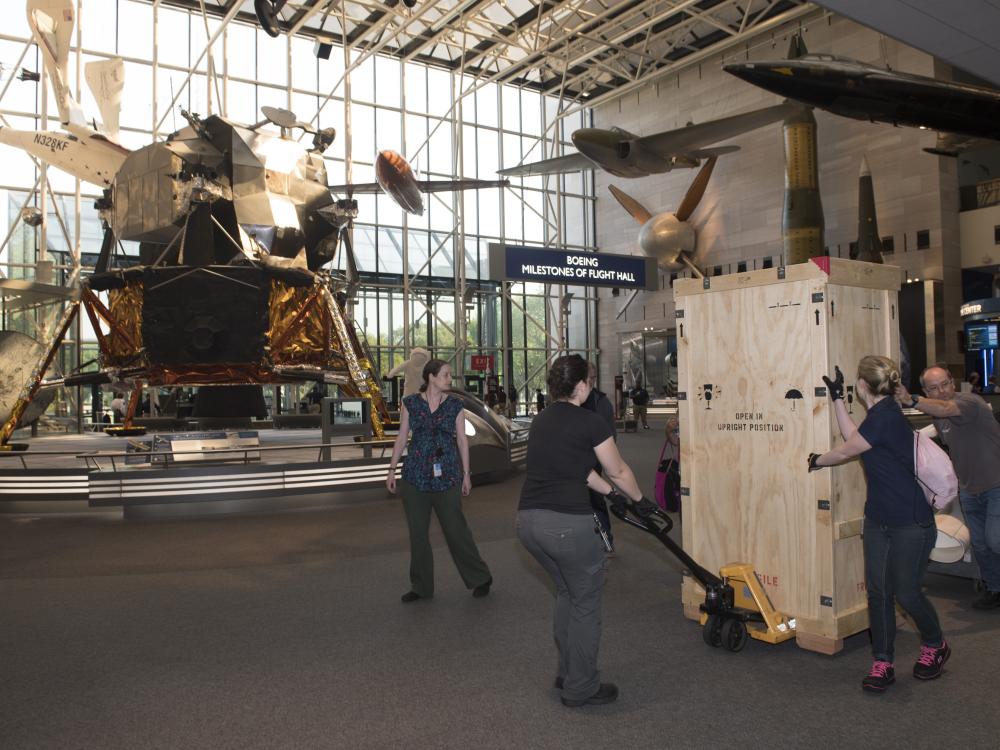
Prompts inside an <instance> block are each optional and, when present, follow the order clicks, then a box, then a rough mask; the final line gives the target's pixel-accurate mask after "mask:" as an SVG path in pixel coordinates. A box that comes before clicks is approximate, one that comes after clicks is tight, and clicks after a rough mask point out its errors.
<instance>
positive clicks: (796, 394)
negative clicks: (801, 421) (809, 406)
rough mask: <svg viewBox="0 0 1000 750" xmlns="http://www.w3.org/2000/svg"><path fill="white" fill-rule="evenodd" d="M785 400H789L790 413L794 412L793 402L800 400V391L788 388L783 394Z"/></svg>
mask: <svg viewBox="0 0 1000 750" xmlns="http://www.w3.org/2000/svg"><path fill="white" fill-rule="evenodd" d="M785 398H787V399H789V400H790V401H791V402H792V411H795V402H796V401H801V400H802V391H800V390H799V389H798V388H790V389H789V390H788V391H787V392H786V393H785Z"/></svg>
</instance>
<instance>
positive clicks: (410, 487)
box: [385, 359, 493, 603]
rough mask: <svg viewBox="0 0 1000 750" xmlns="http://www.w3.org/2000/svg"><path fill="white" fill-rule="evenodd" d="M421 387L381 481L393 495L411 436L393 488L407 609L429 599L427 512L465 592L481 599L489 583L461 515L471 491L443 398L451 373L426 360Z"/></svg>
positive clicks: (465, 456)
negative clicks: (402, 537) (406, 549)
mask: <svg viewBox="0 0 1000 750" xmlns="http://www.w3.org/2000/svg"><path fill="white" fill-rule="evenodd" d="M423 381H424V382H423V385H421V386H420V392H419V393H413V394H411V395H409V396H407V397H406V398H404V399H403V404H402V407H401V408H400V413H399V435H397V436H396V442H395V443H394V444H393V447H392V461H391V463H390V466H389V476H388V477H386V481H385V484H386V487H388V488H389V491H390V492H393V493H395V491H396V464H397V463H399V458H400V456H401V455H402V453H403V449H404V448H405V447H406V438H407V435H409V433H410V432H411V431H412V433H413V439H412V440H411V441H410V447H409V450H408V451H407V453H406V461H405V462H404V463H403V477H402V480H401V481H400V483H399V489H400V493H401V494H402V496H403V509H404V510H405V511H406V522H407V524H408V525H409V527H410V587H411V588H410V590H409V591H407V592H406V593H405V594H403V597H402V599H403V602H404V603H409V602H415V601H417V600H418V599H430V598H431V597H432V596H434V553H433V551H432V549H431V542H430V537H429V535H428V531H429V529H430V523H431V510H432V509H433V511H434V512H435V513H436V514H437V517H438V522H439V523H440V524H441V531H443V532H444V538H445V540H446V541H447V542H448V550H449V551H450V552H451V558H452V560H454V561H455V567H457V568H458V572H459V574H460V575H461V576H462V581H464V582H465V586H466V588H470V589H472V595H473V596H475V597H477V598H478V597H483V596H486V595H487V594H489V593H490V585H491V584H492V583H493V577H492V576H491V575H490V569H489V568H488V567H487V565H486V563H485V562H483V559H482V558H481V557H480V556H479V550H478V549H477V548H476V542H475V540H474V539H473V538H472V532H471V531H470V530H469V525H468V523H466V520H465V515H464V514H463V513H462V496H463V495H465V496H468V494H469V492H470V491H471V490H472V480H471V479H470V475H469V443H468V440H467V439H466V436H465V414H464V412H463V410H462V402H461V400H460V399H458V398H456V397H455V396H449V395H448V390H449V389H450V388H451V367H450V366H449V365H448V363H446V362H444V361H443V360H440V359H432V360H430V361H429V362H428V363H427V364H426V365H424V371H423Z"/></svg>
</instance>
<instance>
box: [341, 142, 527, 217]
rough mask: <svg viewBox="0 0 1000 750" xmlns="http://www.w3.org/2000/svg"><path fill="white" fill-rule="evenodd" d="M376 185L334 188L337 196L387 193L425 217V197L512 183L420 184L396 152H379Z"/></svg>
mask: <svg viewBox="0 0 1000 750" xmlns="http://www.w3.org/2000/svg"><path fill="white" fill-rule="evenodd" d="M375 180H376V181H375V182H362V183H352V184H345V185H331V186H330V191H331V192H334V193H347V194H348V195H355V194H358V193H385V194H386V195H388V196H389V197H391V198H392V199H393V200H394V201H395V202H396V203H397V204H398V205H399V206H400V207H401V208H402V209H403V210H404V211H406V212H407V213H411V214H415V215H417V216H423V213H424V200H423V198H422V197H421V195H420V194H421V193H442V192H449V191H452V190H480V189H484V188H496V187H507V186H508V185H510V180H418V179H417V178H416V176H415V175H414V172H413V168H412V167H410V164H409V162H408V161H406V159H404V158H403V157H402V156H401V155H400V154H398V153H396V152H395V151H390V150H389V149H386V150H384V151H379V152H378V154H377V155H376V157H375Z"/></svg>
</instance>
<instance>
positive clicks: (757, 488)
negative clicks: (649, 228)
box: [674, 258, 901, 653]
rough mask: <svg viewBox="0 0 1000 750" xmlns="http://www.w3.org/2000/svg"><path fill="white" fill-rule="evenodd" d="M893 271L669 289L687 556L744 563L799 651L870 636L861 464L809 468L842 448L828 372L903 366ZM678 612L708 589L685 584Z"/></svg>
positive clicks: (740, 277) (679, 284)
mask: <svg viewBox="0 0 1000 750" xmlns="http://www.w3.org/2000/svg"><path fill="white" fill-rule="evenodd" d="M900 275H901V274H900V270H899V269H898V268H896V267H894V266H883V265H877V264H873V263H862V262H859V261H850V260H843V259H839V258H817V259H814V260H813V261H811V262H809V263H802V264H799V265H793V266H788V267H782V268H772V269H766V270H762V271H753V272H750V273H741V274H733V275H729V276H722V277H714V278H710V279H679V280H677V281H676V282H675V283H674V296H675V300H676V307H677V342H678V344H677V345H678V362H679V373H678V381H679V382H678V391H679V395H678V399H679V400H678V406H679V416H680V424H681V473H682V493H683V495H684V497H683V507H684V524H683V531H684V534H683V536H684V548H685V549H686V550H687V551H688V552H689V553H690V554H691V555H692V556H693V557H694V558H695V559H696V560H697V561H698V562H700V563H701V564H702V565H703V566H705V567H706V568H708V569H709V570H718V569H719V568H720V567H721V566H723V565H725V564H728V563H749V564H752V565H753V566H754V569H755V571H756V572H757V575H758V577H759V579H760V581H761V583H762V584H763V586H764V589H765V590H766V591H767V593H768V595H769V596H770V598H771V601H772V603H773V605H774V606H775V607H776V608H777V609H778V610H779V611H781V612H783V613H785V614H787V615H789V616H791V617H794V618H795V619H796V621H797V633H798V635H797V639H798V643H799V645H800V646H802V647H803V648H808V649H811V650H814V651H820V652H823V653H835V652H836V651H839V650H840V649H841V648H842V646H843V639H844V638H845V637H846V636H849V635H852V634H854V633H857V632H859V631H861V630H864V629H866V628H867V627H868V614H867V608H866V592H865V584H864V560H863V555H862V549H861V536H860V535H861V526H862V517H863V509H864V502H865V479H864V474H863V471H862V468H861V464H860V461H852V462H849V463H847V464H845V465H842V466H839V467H835V468H833V469H823V470H821V471H817V472H812V473H810V472H808V470H807V460H808V455H809V453H810V452H816V453H823V452H824V451H826V450H828V449H829V448H831V447H832V446H833V445H834V444H835V443H836V442H839V441H840V432H839V430H838V428H837V423H836V417H835V415H834V412H833V408H832V405H831V402H830V400H829V397H828V396H827V393H826V388H825V385H824V383H823V380H822V376H823V375H826V374H831V375H832V373H833V369H834V365H839V366H840V369H841V370H843V372H844V376H845V382H846V384H847V385H848V399H847V401H848V406H849V410H850V412H851V414H852V416H853V418H854V420H855V422H856V423H859V422H860V421H861V420H862V418H863V417H864V414H865V409H864V406H863V405H862V404H861V403H859V402H858V401H857V400H855V399H854V396H853V392H854V383H855V380H856V377H857V364H858V361H859V360H860V359H861V357H863V356H864V355H866V354H881V355H885V356H889V357H892V358H893V359H896V360H897V361H898V356H899V322H898V320H897V311H898V306H897V297H898V292H899V281H900ZM682 601H683V604H684V611H685V614H687V615H688V616H689V617H698V615H699V613H698V605H699V604H701V603H702V602H703V601H704V592H703V590H702V589H701V587H700V586H699V585H698V584H697V583H696V582H695V581H694V580H693V579H691V578H690V577H685V580H684V585H683V593H682Z"/></svg>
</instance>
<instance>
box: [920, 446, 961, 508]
mask: <svg viewBox="0 0 1000 750" xmlns="http://www.w3.org/2000/svg"><path fill="white" fill-rule="evenodd" d="M921 437H923V439H922V440H921ZM913 465H914V466H915V467H916V470H917V473H916V476H917V482H918V483H919V484H920V487H921V489H923V491H924V495H926V497H927V502H928V503H930V505H931V507H932V508H934V510H942V509H944V508H947V507H948V506H949V505H951V502H952V500H954V499H955V497H956V496H957V495H958V477H957V476H956V475H955V467H954V466H952V465H951V458H949V457H948V454H947V453H945V452H944V451H943V450H942V449H941V447H940V446H939V445H938V444H937V443H935V442H934V441H933V440H931V439H930V438H928V437H926V436H921V434H920V433H919V432H914V433H913Z"/></svg>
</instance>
